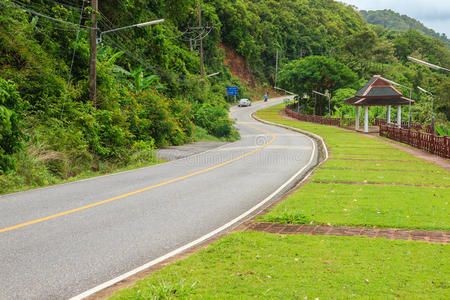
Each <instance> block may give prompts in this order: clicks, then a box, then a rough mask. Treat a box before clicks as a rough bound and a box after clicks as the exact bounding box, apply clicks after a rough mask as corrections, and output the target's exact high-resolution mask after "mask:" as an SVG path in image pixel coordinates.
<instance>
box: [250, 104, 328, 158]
mask: <svg viewBox="0 0 450 300" xmlns="http://www.w3.org/2000/svg"><path fill="white" fill-rule="evenodd" d="M252 118H253V119H255V120H256V121H258V122H261V123H264V124H267V125H272V126H277V127H281V128H284V129H288V130H291V131H295V132H298V133H301V134H304V135H307V136H309V137H311V138H313V139H314V140H316V141H318V142H319V143H318V146H319V163H318V164H317V166H320V165H322V164H323V163H325V162H326V161H327V160H328V158H329V153H328V148H327V145H326V143H325V141H324V139H323V138H322V137H321V136H320V135H317V134H315V133H312V132H309V131H305V130H302V129H298V128H294V127H290V126H287V125H283V124H278V123H273V122H269V121H266V120H263V119H260V118H258V117H257V116H255V113H252ZM317 166H316V167H317Z"/></svg>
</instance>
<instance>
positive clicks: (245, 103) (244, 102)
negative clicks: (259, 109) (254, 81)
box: [238, 98, 252, 107]
mask: <svg viewBox="0 0 450 300" xmlns="http://www.w3.org/2000/svg"><path fill="white" fill-rule="evenodd" d="M238 106H239V107H241V106H252V101H250V100H249V99H245V98H244V99H241V100H239V103H238Z"/></svg>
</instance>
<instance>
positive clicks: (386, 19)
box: [360, 9, 450, 46]
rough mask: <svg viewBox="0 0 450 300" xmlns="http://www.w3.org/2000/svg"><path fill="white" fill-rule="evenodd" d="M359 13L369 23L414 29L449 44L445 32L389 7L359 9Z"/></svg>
mask: <svg viewBox="0 0 450 300" xmlns="http://www.w3.org/2000/svg"><path fill="white" fill-rule="evenodd" d="M360 13H361V14H362V15H363V17H364V18H365V19H366V21H367V22H368V23H369V24H373V25H381V26H383V27H384V28H386V29H390V30H394V31H407V30H408V29H414V30H417V31H420V32H423V33H424V34H426V35H428V36H432V37H435V38H437V39H439V40H441V41H443V42H446V43H449V46H450V40H449V39H448V38H447V36H446V35H445V33H442V34H441V33H438V32H436V31H434V30H433V29H430V28H428V27H426V26H425V25H423V24H422V23H421V22H419V21H418V20H416V19H414V18H411V17H408V16H407V15H400V14H399V13H396V12H395V11H392V10H390V9H384V10H369V11H366V10H361V11H360Z"/></svg>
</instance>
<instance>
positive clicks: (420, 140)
mask: <svg viewBox="0 0 450 300" xmlns="http://www.w3.org/2000/svg"><path fill="white" fill-rule="evenodd" d="M380 136H384V137H387V138H390V139H393V140H396V141H399V142H402V143H405V144H408V145H411V146H413V147H415V148H419V149H422V150H425V151H428V152H431V153H433V154H437V155H439V156H442V157H445V158H450V137H448V136H436V135H434V134H430V133H426V132H421V131H418V130H414V129H403V128H398V127H395V126H390V125H380Z"/></svg>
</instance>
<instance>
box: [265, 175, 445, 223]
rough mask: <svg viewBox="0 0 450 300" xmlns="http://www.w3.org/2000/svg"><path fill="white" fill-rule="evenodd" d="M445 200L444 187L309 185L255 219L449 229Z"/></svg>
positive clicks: (279, 221)
mask: <svg viewBox="0 0 450 300" xmlns="http://www.w3.org/2000/svg"><path fill="white" fill-rule="evenodd" d="M449 199H450V189H447V188H430V187H406V186H390V187H380V186H373V185H348V184H316V183H309V184H306V185H304V186H303V187H301V188H300V189H299V190H297V191H296V192H295V193H293V194H292V195H291V196H290V197H289V198H288V199H286V200H285V201H283V202H282V203H280V204H279V205H277V206H276V207H275V208H274V209H273V210H272V211H271V212H270V213H268V214H267V215H264V216H261V217H260V218H259V220H260V221H268V222H277V223H294V224H295V223H296V222H295V220H296V219H294V218H293V219H289V218H288V219H286V218H285V217H286V216H295V215H303V216H305V218H306V219H308V220H311V221H313V222H314V223H316V224H323V223H325V224H326V223H330V224H332V225H351V226H378V227H393V228H412V229H417V228H421V229H430V230H433V229H443V230H450V223H449V222H448V218H449V217H448V216H449V214H450V206H449ZM299 224H304V223H303V222H300V223H299Z"/></svg>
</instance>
